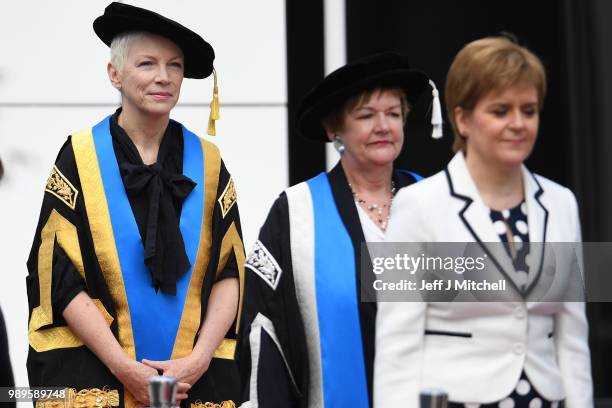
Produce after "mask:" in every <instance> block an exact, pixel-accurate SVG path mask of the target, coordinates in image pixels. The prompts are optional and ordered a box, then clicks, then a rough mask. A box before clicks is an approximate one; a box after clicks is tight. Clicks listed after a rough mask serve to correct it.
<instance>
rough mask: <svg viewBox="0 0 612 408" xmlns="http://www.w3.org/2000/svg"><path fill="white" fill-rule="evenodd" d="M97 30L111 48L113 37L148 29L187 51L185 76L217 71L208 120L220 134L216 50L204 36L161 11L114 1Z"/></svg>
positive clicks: (212, 130)
mask: <svg viewBox="0 0 612 408" xmlns="http://www.w3.org/2000/svg"><path fill="white" fill-rule="evenodd" d="M93 29H94V31H95V32H96V35H97V36H98V37H100V39H101V40H102V42H104V44H106V45H108V46H109V47H110V45H111V43H112V42H113V38H115V37H116V36H117V35H119V34H122V33H125V32H129V31H146V32H149V33H153V34H157V35H160V36H162V37H165V38H167V39H169V40H171V41H173V42H174V43H175V44H176V45H178V47H179V48H180V49H181V50H182V51H183V57H184V59H185V70H184V76H185V78H194V79H203V78H206V77H208V76H210V74H214V88H213V98H212V101H211V103H210V116H209V119H208V130H207V133H208V134H209V135H212V136H214V135H216V133H217V132H216V128H215V121H216V120H218V119H220V118H221V114H220V105H219V88H218V85H217V72H216V71H215V69H214V67H213V61H214V60H215V51H214V50H213V48H212V46H211V45H210V44H209V43H207V42H206V41H204V39H203V38H202V37H200V36H199V35H198V34H196V33H194V32H193V31H191V30H190V29H188V28H187V27H184V26H182V25H181V24H179V23H177V22H176V21H174V20H170V19H169V18H167V17H164V16H162V15H161V14H157V13H154V12H153V11H150V10H147V9H143V8H140V7H136V6H131V5H129V4H123V3H118V2H116V1H114V2H112V3H111V4H109V5H108V6H106V8H105V9H104V14H103V15H101V16H100V17H98V18H96V19H95V20H94V22H93Z"/></svg>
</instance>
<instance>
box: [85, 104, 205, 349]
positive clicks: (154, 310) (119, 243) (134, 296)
mask: <svg viewBox="0 0 612 408" xmlns="http://www.w3.org/2000/svg"><path fill="white" fill-rule="evenodd" d="M93 139H94V145H95V148H96V154H97V157H98V165H99V167H100V173H101V175H102V182H103V184H104V192H105V194H106V200H107V204H108V209H109V213H110V218H111V223H112V227H113V234H114V238H115V246H116V248H117V254H118V256H119V263H120V265H121V272H122V275H123V283H124V285H125V293H126V297H127V300H128V306H129V310H130V320H131V324H132V332H133V334H134V345H135V348H136V360H137V361H141V360H142V359H143V358H146V359H149V360H169V359H170V358H171V356H172V350H173V348H174V341H175V339H176V336H177V333H178V328H179V324H180V321H181V315H182V313H183V306H184V304H185V298H186V295H187V288H188V286H189V281H190V279H191V274H192V272H193V265H195V261H196V254H197V250H198V245H199V241H200V232H201V228H202V214H203V208H204V157H203V152H202V145H201V142H200V140H199V139H198V137H197V136H196V135H194V134H193V133H192V132H190V131H189V130H187V129H186V128H185V127H183V140H184V149H183V151H184V156H183V174H184V175H185V176H187V177H189V178H190V179H192V180H193V181H194V182H196V183H197V184H196V187H195V188H194V189H193V191H192V192H191V193H190V194H189V196H188V197H187V198H186V199H185V202H184V203H183V208H182V211H181V219H180V230H181V234H182V235H183V240H184V242H185V250H186V252H187V257H188V258H189V262H190V263H191V268H189V271H187V273H185V274H184V275H182V276H181V277H179V279H178V281H177V282H176V296H172V295H165V294H163V293H161V292H158V293H156V292H155V289H154V288H153V285H152V279H151V273H150V272H149V269H148V268H147V266H146V265H145V263H144V246H143V244H142V240H141V237H140V233H139V231H138V226H137V224H136V220H135V218H134V214H133V212H132V208H131V206H130V202H129V200H128V197H127V194H126V192H125V187H124V186H123V180H122V179H121V174H120V172H119V165H118V164H117V158H116V157H115V151H114V150H113V141H112V136H111V134H110V116H109V117H107V118H106V119H104V120H102V122H100V123H98V124H97V125H96V126H94V128H93Z"/></svg>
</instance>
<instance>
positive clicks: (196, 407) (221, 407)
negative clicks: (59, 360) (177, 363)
mask: <svg viewBox="0 0 612 408" xmlns="http://www.w3.org/2000/svg"><path fill="white" fill-rule="evenodd" d="M37 408H38V407H37ZM191 408H236V404H234V401H231V400H228V401H223V402H221V403H219V404H215V403H214V402H199V401H198V402H196V403H195V404H191Z"/></svg>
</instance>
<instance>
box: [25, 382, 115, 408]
mask: <svg viewBox="0 0 612 408" xmlns="http://www.w3.org/2000/svg"><path fill="white" fill-rule="evenodd" d="M118 406H119V391H117V390H111V389H109V388H107V387H104V388H103V389H99V388H91V389H87V388H86V389H82V390H80V391H77V390H75V389H74V388H68V389H66V396H65V397H64V398H45V399H39V400H38V401H36V408H110V407H118Z"/></svg>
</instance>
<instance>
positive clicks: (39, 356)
mask: <svg viewBox="0 0 612 408" xmlns="http://www.w3.org/2000/svg"><path fill="white" fill-rule="evenodd" d="M27 267H28V276H27V277H26V287H27V294H28V304H29V321H28V339H29V345H30V347H29V352H28V359H27V368H28V378H29V384H30V386H31V387H51V386H56V387H72V388H75V389H94V388H100V389H102V388H104V387H107V388H108V389H110V390H118V391H121V389H122V388H121V386H120V383H119V382H118V381H117V379H116V378H115V377H114V376H113V375H112V374H111V372H110V370H108V368H107V367H105V366H104V365H103V364H102V362H101V361H100V360H98V358H97V357H96V356H95V355H94V354H93V353H92V352H91V351H90V350H89V349H88V348H87V347H85V346H84V345H83V344H82V343H81V342H80V340H79V339H78V338H77V337H76V336H75V335H74V334H73V333H72V331H71V330H70V329H69V328H68V326H67V323H66V321H65V320H64V318H63V315H62V313H63V311H64V309H65V308H66V306H67V305H68V304H69V303H70V302H71V301H72V299H74V297H75V296H76V295H77V294H78V293H80V292H81V291H85V292H86V293H87V294H88V295H89V296H90V297H91V298H92V299H94V303H95V304H96V306H97V307H98V308H99V309H100V311H101V312H102V313H103V315H105V317H107V321H108V322H109V324H110V325H111V330H112V331H113V333H114V334H115V336H117V322H116V319H113V318H114V317H115V309H114V305H113V303H112V300H111V298H110V295H109V293H108V289H107V286H106V284H105V282H104V280H103V277H102V274H101V272H100V270H99V266H98V265H97V263H96V261H95V254H94V250H93V241H92V238H91V233H90V231H89V224H88V220H87V213H86V209H85V202H84V200H83V194H82V188H81V184H80V180H79V174H78V170H77V166H76V160H75V156H74V151H73V148H72V142H71V139H70V138H69V139H68V140H67V141H66V143H64V145H63V147H62V148H61V150H60V152H59V154H58V156H57V159H56V161H55V164H54V166H53V168H52V169H51V173H50V176H49V178H48V180H47V183H46V185H45V192H44V196H43V202H42V207H41V211H40V217H39V221H38V225H37V227H36V232H35V235H34V240H33V243H32V248H31V251H30V255H29V258H28V261H27ZM116 393H117V391H115V394H113V395H117V394H116ZM121 394H122V393H121ZM121 401H122V397H121Z"/></svg>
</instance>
